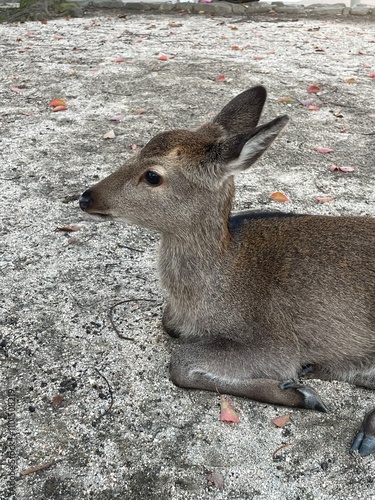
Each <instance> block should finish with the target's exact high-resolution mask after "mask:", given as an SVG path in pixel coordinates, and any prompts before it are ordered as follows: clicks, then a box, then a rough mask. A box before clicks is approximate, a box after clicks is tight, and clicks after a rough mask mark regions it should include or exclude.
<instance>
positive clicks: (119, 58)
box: [113, 57, 125, 63]
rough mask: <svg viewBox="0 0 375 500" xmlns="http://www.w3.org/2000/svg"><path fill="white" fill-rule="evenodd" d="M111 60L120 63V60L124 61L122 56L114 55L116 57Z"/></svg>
mask: <svg viewBox="0 0 375 500" xmlns="http://www.w3.org/2000/svg"><path fill="white" fill-rule="evenodd" d="M113 62H115V63H122V62H125V59H124V58H123V57H116V59H113Z"/></svg>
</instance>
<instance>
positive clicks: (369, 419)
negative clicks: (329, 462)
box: [350, 410, 375, 457]
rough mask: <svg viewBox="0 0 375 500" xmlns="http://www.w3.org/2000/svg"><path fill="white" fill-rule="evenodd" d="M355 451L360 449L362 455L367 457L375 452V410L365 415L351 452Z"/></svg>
mask: <svg viewBox="0 0 375 500" xmlns="http://www.w3.org/2000/svg"><path fill="white" fill-rule="evenodd" d="M354 451H358V453H359V454H360V455H361V457H367V456H368V455H371V453H374V452H375V410H372V411H370V412H369V413H367V415H366V416H365V418H364V420H363V424H362V427H361V430H360V431H359V432H358V434H357V436H356V438H355V439H354V441H353V444H352V446H351V448H350V453H353V452H354Z"/></svg>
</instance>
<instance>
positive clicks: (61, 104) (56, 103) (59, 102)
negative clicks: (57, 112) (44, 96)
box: [49, 99, 66, 107]
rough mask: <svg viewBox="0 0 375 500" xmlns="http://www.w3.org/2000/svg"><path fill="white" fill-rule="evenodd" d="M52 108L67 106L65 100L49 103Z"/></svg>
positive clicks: (55, 100)
mask: <svg viewBox="0 0 375 500" xmlns="http://www.w3.org/2000/svg"><path fill="white" fill-rule="evenodd" d="M49 105H50V106H52V107H55V106H66V102H65V101H64V99H54V100H53V101H51V102H50V103H49Z"/></svg>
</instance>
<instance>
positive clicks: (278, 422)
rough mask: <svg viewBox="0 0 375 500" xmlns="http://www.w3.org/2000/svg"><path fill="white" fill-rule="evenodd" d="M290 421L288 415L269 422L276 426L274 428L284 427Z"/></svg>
mask: <svg viewBox="0 0 375 500" xmlns="http://www.w3.org/2000/svg"><path fill="white" fill-rule="evenodd" d="M289 420H290V415H282V416H281V417H276V418H273V419H272V420H271V422H272V423H273V424H274V425H276V427H285V426H286V424H287V423H288V422H289Z"/></svg>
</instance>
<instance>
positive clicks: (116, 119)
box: [109, 115, 125, 122]
mask: <svg viewBox="0 0 375 500" xmlns="http://www.w3.org/2000/svg"><path fill="white" fill-rule="evenodd" d="M124 119H125V115H116V116H112V117H111V118H109V120H110V121H111V122H121V121H122V120H124Z"/></svg>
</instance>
